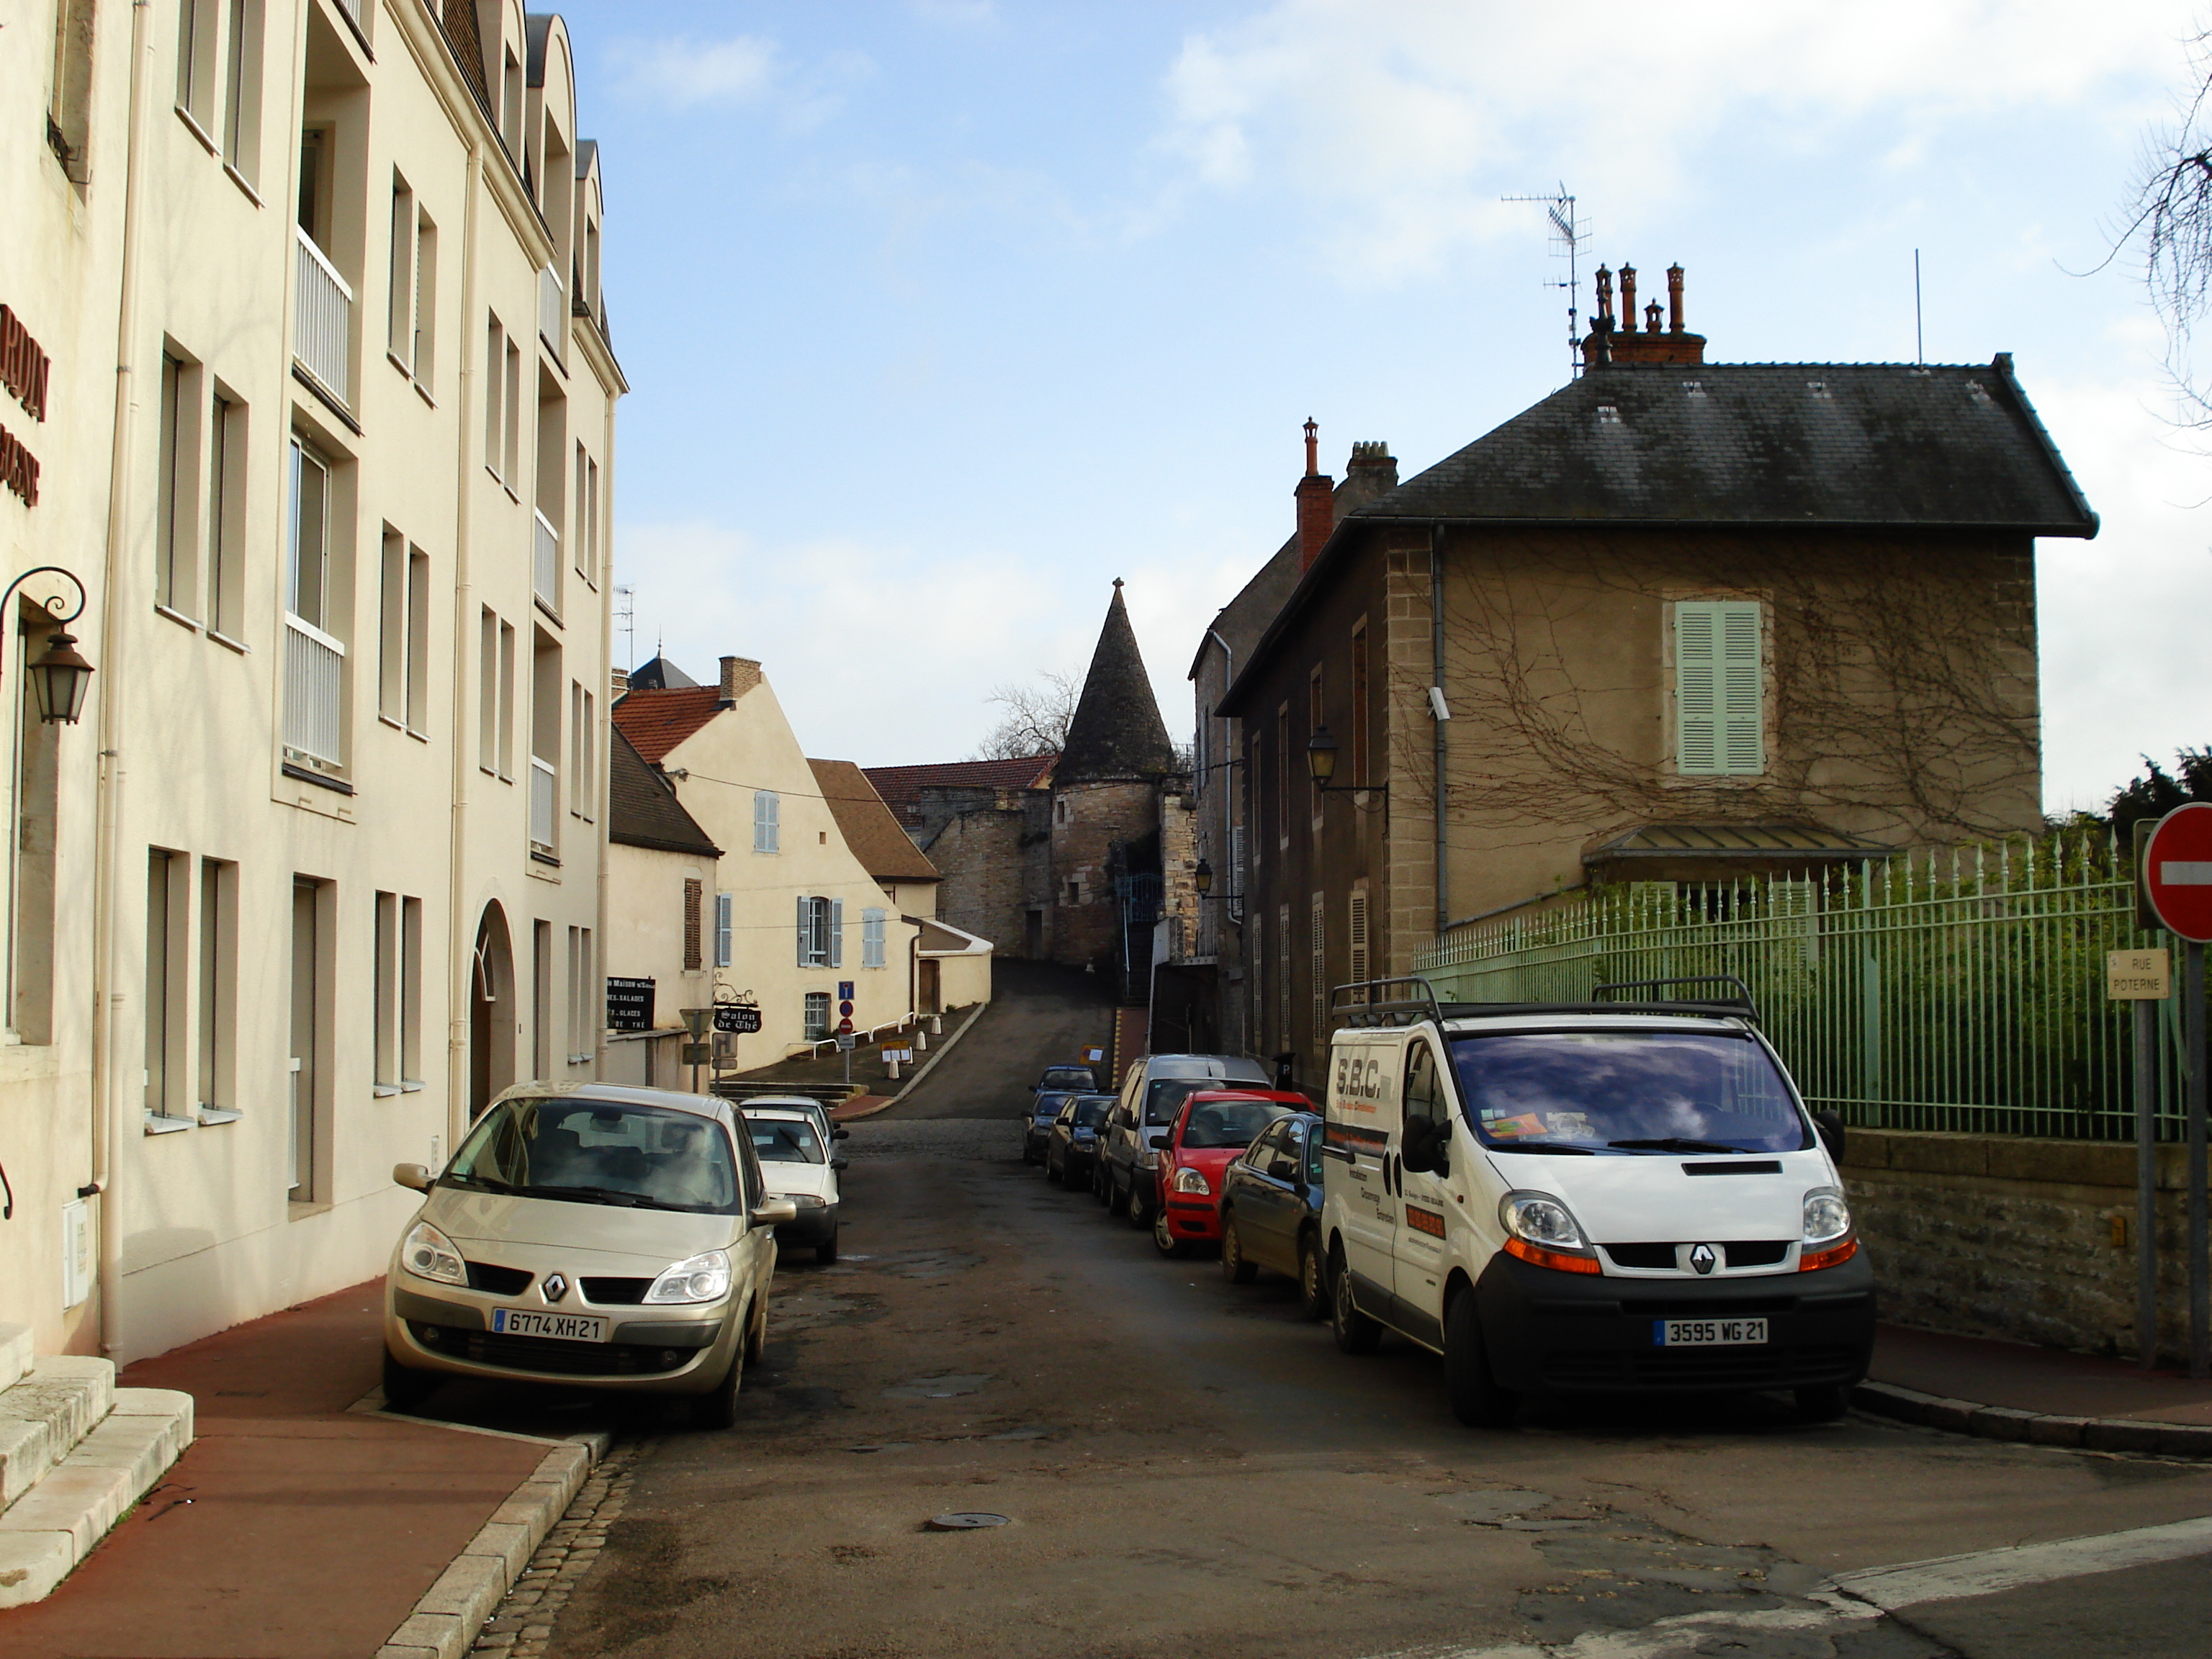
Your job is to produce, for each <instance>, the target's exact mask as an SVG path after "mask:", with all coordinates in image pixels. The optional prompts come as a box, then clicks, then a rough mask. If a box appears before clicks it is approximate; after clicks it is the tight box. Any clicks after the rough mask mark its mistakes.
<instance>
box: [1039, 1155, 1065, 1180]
mask: <svg viewBox="0 0 2212 1659" xmlns="http://www.w3.org/2000/svg"><path fill="white" fill-rule="evenodd" d="M1044 1178H1045V1179H1046V1180H1047V1181H1048V1182H1051V1183H1052V1184H1053V1185H1054V1186H1055V1187H1059V1186H1063V1185H1065V1184H1066V1181H1067V1169H1066V1165H1064V1164H1063V1165H1062V1166H1061V1167H1060V1168H1059V1169H1056V1170H1055V1169H1054V1168H1053V1164H1052V1154H1051V1153H1050V1152H1047V1153H1046V1154H1045V1156H1044Z"/></svg>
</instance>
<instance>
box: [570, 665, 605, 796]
mask: <svg viewBox="0 0 2212 1659" xmlns="http://www.w3.org/2000/svg"><path fill="white" fill-rule="evenodd" d="M596 708H597V705H596V703H595V702H594V701H593V699H592V694H591V693H590V692H588V691H586V690H584V683H583V682H582V681H581V680H571V681H570V682H569V683H568V778H569V785H568V811H569V812H570V813H571V814H572V815H574V817H580V818H581V819H583V821H584V822H585V823H591V822H592V820H593V819H594V818H595V817H597V816H598V802H599V780H598V778H597V777H596V776H595V775H594V774H595V771H596V768H595V767H594V766H593V764H592V763H593V762H594V761H596V760H597V759H598V758H599V726H598V724H597V718H598V717H597V714H596V712H595V711H596Z"/></svg>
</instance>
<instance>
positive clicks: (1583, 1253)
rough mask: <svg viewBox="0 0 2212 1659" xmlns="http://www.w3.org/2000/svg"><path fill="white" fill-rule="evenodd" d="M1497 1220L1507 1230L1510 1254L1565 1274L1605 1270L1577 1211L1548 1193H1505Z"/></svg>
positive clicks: (1506, 1242)
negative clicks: (1576, 1218) (1578, 1217)
mask: <svg viewBox="0 0 2212 1659" xmlns="http://www.w3.org/2000/svg"><path fill="white" fill-rule="evenodd" d="M1498 1223H1499V1225H1502V1226H1503V1227H1504V1229H1505V1252H1506V1254H1507V1255H1517V1256H1519V1257H1520V1258H1521V1259H1522V1261H1533V1262H1534V1263H1535V1264H1536V1265H1537V1266H1538V1267H1556V1268H1558V1269H1559V1270H1560V1271H1562V1272H1565V1273H1602V1272H1604V1271H1605V1270H1604V1268H1602V1267H1600V1266H1599V1265H1598V1260H1597V1253H1596V1252H1595V1250H1593V1249H1590V1247H1589V1240H1588V1239H1586V1238H1584V1237H1583V1230H1582V1228H1581V1226H1580V1225H1577V1222H1576V1220H1575V1217H1574V1212H1573V1211H1571V1210H1570V1209H1568V1208H1567V1206H1565V1204H1563V1203H1561V1202H1560V1201H1559V1200H1558V1199H1556V1198H1553V1196H1552V1195H1551V1194H1549V1193H1508V1194H1505V1196H1504V1198H1502V1199H1500V1200H1498Z"/></svg>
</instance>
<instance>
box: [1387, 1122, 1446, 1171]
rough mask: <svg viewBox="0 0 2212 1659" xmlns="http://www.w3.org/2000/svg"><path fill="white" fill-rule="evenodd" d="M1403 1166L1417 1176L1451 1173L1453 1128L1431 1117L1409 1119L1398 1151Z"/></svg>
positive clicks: (1399, 1160)
mask: <svg viewBox="0 0 2212 1659" xmlns="http://www.w3.org/2000/svg"><path fill="white" fill-rule="evenodd" d="M1398 1162H1399V1164H1400V1165H1401V1167H1402V1168H1404V1169H1407V1170H1411V1171H1412V1172H1413V1174H1415V1175H1437V1176H1443V1175H1449V1174H1450V1173H1451V1125H1450V1124H1449V1123H1439V1122H1437V1121H1434V1120H1432V1119H1430V1118H1425V1117H1415V1118H1408V1119H1407V1120H1406V1133H1405V1134H1404V1136H1403V1137H1402V1138H1401V1141H1400V1144H1399V1148H1398Z"/></svg>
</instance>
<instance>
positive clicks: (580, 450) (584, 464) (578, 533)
mask: <svg viewBox="0 0 2212 1659" xmlns="http://www.w3.org/2000/svg"><path fill="white" fill-rule="evenodd" d="M591 465H592V463H591V458H590V457H589V456H588V455H586V454H585V453H584V446H583V445H582V444H580V443H579V444H578V445H577V446H576V511H575V515H574V518H573V519H572V520H570V522H569V526H568V546H569V550H570V551H569V557H570V558H572V559H573V560H574V562H575V566H576V574H578V575H579V576H581V577H582V578H583V579H584V580H586V581H587V582H588V581H592V580H593V579H594V572H593V570H592V480H591Z"/></svg>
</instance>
